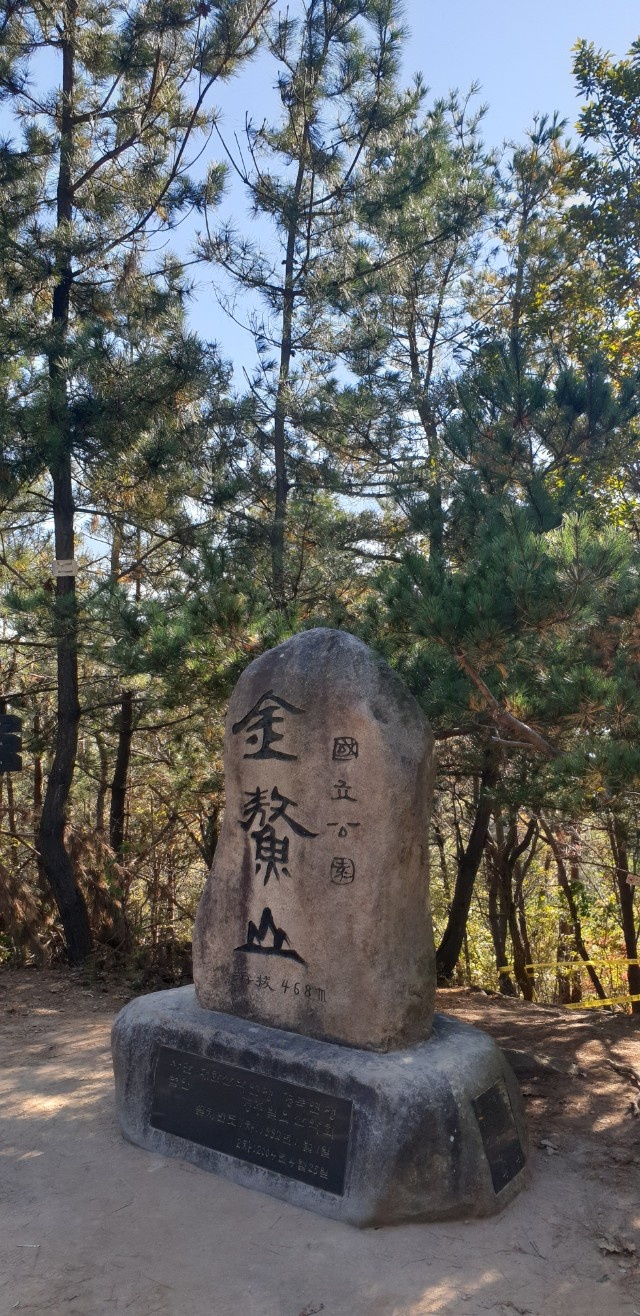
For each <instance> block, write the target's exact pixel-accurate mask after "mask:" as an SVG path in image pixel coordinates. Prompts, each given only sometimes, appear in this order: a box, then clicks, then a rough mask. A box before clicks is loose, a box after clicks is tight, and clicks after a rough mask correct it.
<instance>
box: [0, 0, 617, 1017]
mask: <svg viewBox="0 0 640 1316" xmlns="http://www.w3.org/2000/svg"><path fill="white" fill-rule="evenodd" d="M407 42H408V37H407V34H406V33H405V31H404V29H403V14H402V7H401V6H400V5H398V4H397V3H396V0H295V2H294V3H291V4H290V5H289V6H288V7H287V8H285V7H284V6H282V5H281V4H278V3H277V2H276V0H223V3H209V0H204V2H203V0H199V2H198V3H197V4H194V3H193V0H170V2H169V0H151V2H144V3H143V2H142V0H130V2H129V3H126V4H124V3H123V4H115V5H114V4H111V5H107V4H105V3H103V2H102V0H65V3H63V4H61V3H56V0H53V2H52V3H49V0H46V2H44V0H38V2H37V3H26V0H5V3H4V5H3V7H2V13H1V14H0V95H1V97H2V109H3V124H5V125H6V127H5V138H4V140H3V141H2V142H1V143H0V297H1V298H2V321H1V324H0V436H1V438H0V445H1V446H0V572H1V573H2V593H1V602H0V626H1V627H2V639H1V646H2V647H1V651H0V696H2V703H1V705H0V714H5V715H6V714H9V715H18V716H19V717H20V718H21V719H22V724H23V725H22V739H23V750H22V753H23V770H22V772H15V773H12V772H6V773H4V774H1V775H0V791H1V794H0V956H2V957H3V958H4V959H5V960H7V961H9V962H23V963H24V962H33V963H42V962H44V961H46V960H48V959H49V960H51V959H54V960H55V959H60V958H63V957H64V958H67V959H68V960H69V961H70V962H71V963H74V964H82V963H87V962H88V963H90V964H91V965H92V966H93V968H94V971H96V972H98V971H100V969H101V968H103V967H104V966H108V965H114V966H117V967H118V968H119V971H125V970H126V971H127V972H129V973H130V974H131V975H133V978H134V979H135V981H137V982H139V983H140V984H141V985H142V984H149V983H150V982H151V981H153V980H154V978H155V979H156V980H158V981H161V982H162V981H174V980H176V981H179V980H180V979H181V978H183V977H187V976H188V975H189V972H190V962H189V952H190V946H189V938H190V932H191V924H192V920H193V915H194V911H195V906H196V903H197V900H198V897H199V893H200V891H201V889H202V884H203V880H204V875H205V873H206V870H207V868H208V866H209V865H210V863H211V860H212V857H213V853H214V850H215V844H216V838H217V835H218V830H219V825H220V819H221V814H222V810H223V808H224V797H223V780H222V760H221V748H222V729H223V719H224V711H225V706H226V701H227V699H228V695H229V692H230V690H231V688H232V686H233V684H234V682H235V680H236V679H237V677H238V675H239V673H240V671H241V670H242V669H243V667H244V666H245V665H246V664H247V663H248V662H250V661H251V659H252V658H253V657H255V656H256V655H257V654H258V653H260V652H262V651H263V650H264V649H265V648H268V647H270V646H271V645H272V644H274V643H277V642H278V641H280V640H282V639H283V638H286V637H287V636H288V635H291V634H293V633H295V632H296V631H298V630H300V629H302V628H305V627H309V626H316V625H329V626H340V627H344V628H346V629H348V630H350V631H351V632H353V633H354V634H358V635H360V636H361V637H362V638H363V639H365V640H366V641H367V643H369V644H371V645H373V647H374V648H376V649H377V650H378V651H379V652H380V653H382V654H383V655H384V656H385V657H386V658H387V659H388V661H389V662H391V663H392V664H393V665H394V666H395V667H396V668H397V669H398V671H399V672H400V673H401V675H402V676H403V678H404V679H405V680H406V681H407V683H408V684H409V686H410V687H411V689H412V690H413V692H414V694H415V695H416V697H417V698H418V700H419V701H420V703H421V705H422V707H423V708H424V710H425V712H426V713H427V715H428V717H429V718H430V720H431V722H432V725H433V727H434V729H435V733H436V737H437V740H438V743H439V762H438V777H437V789H436V801H435V810H434V821H433V827H432V834H431V851H432V896H433V906H434V917H435V925H436V935H437V943H438V967H439V973H440V976H441V979H442V980H444V981H452V980H453V981H459V982H468V983H474V984H476V985H483V986H485V987H497V988H499V990H500V991H502V992H504V993H507V994H520V995H522V996H523V997H524V998H525V999H526V1000H532V999H538V1000H542V1001H556V1002H558V1001H559V1002H562V1003H565V1004H572V1005H574V1006H578V1005H581V1004H584V1003H585V999H589V998H593V999H595V1000H600V1001H602V1000H607V1001H608V1000H611V999H612V998H613V999H618V998H619V999H620V1000H621V1001H622V1002H623V1005H624V1008H629V1009H632V1010H633V1011H634V1012H638V1011H640V968H639V967H638V941H637V938H638V911H637V901H636V899H635V884H636V881H637V880H639V879H638V878H637V869H638V863H639V860H640V811H639V807H638V802H639V799H640V795H639V783H640V681H639V672H638V656H639V653H640V575H639V566H640V538H639V537H640V507H639V503H638V499H639V496H640V450H639V447H638V427H639V423H640V422H639V408H640V282H639V281H640V207H639V201H640V172H639V171H640V153H639V150H640V148H639V146H638V143H639V141H640V39H638V40H637V41H635V42H634V43H633V44H632V46H631V49H630V50H629V53H628V55H627V56H626V57H624V58H614V57H612V56H609V55H607V54H606V53H603V52H602V51H600V50H599V49H598V48H597V47H596V46H595V45H594V44H593V43H590V42H588V41H580V40H578V42H577V44H576V46H575V47H574V50H573V57H572V58H573V76H574V80H575V86H576V90H577V93H578V95H579V97H580V101H581V105H582V108H581V110H580V115H579V119H578V122H577V125H576V127H575V130H573V129H572V130H571V131H570V128H571V126H570V125H566V124H565V123H564V122H563V121H561V120H560V119H559V118H558V117H557V116H556V115H554V114H553V113H549V114H547V115H540V116H539V117H538V118H537V119H536V120H535V121H534V123H533V125H532V126H531V128H530V130H529V132H528V133H522V132H521V131H520V125H514V135H515V136H516V137H517V140H516V142H515V143H512V144H511V145H507V146H503V147H497V148H494V146H492V145H491V144H487V142H486V141H485V131H484V116H483V111H482V106H481V104H480V100H479V97H478V95H477V94H476V93H475V92H474V89H471V91H470V92H469V93H467V92H464V93H463V94H460V93H453V94H451V95H448V96H444V97H441V98H436V99H434V98H432V97H431V96H430V94H429V93H428V92H427V90H426V88H425V86H424V84H423V80H422V77H421V76H418V77H417V78H416V79H414V80H413V81H408V80H407V78H406V77H405V75H404V73H403V69H404V68H405V67H406V58H407ZM413 54H415V52H414V51H412V55H413ZM255 69H259V83H258V85H262V84H263V83H264V84H265V85H267V86H268V88H269V89H270V96H269V98H268V100H267V101H266V103H265V105H264V106H263V105H262V103H260V105H257V104H256V100H255V97H254V85H253V79H254V70H255ZM232 76H235V77H236V78H237V83H236V86H237V88H238V89H239V94H240V95H242V94H244V97H245V100H246V103H247V104H248V105H249V104H251V106H252V107H254V108H252V109H251V110H250V111H248V112H247V115H246V118H245V120H244V123H243V124H242V127H241V131H233V130H230V131H228V130H227V128H226V127H225V121H224V117H223V116H222V115H221V114H220V112H219V110H218V108H217V106H218V102H219V97H220V95H221V91H222V88H223V86H224V84H226V83H227V82H228V80H229V79H230V78H231V77H232ZM242 88H244V89H245V90H244V93H243V92H242ZM265 116H266V117H265ZM225 186H226V187H227V188H228V189H229V192H228V194H229V195H230V196H232V197H233V199H234V209H233V211H232V213H231V216H230V215H229V213H228V206H227V207H226V208H225V202H224V191H225ZM205 278H206V281H207V286H208V287H209V288H210V289H212V290H213V291H214V292H215V296H216V298H217V314H216V316H215V323H216V327H217V329H218V333H219V341H218V342H209V341H205V340H204V339H203V337H202V335H201V334H200V335H198V334H197V333H196V332H195V330H194V327H193V326H194V318H193V316H191V318H190V305H191V301H192V297H193V290H194V286H196V285H198V283H199V284H200V285H201V284H202V280H203V279H205ZM210 318H211V319H213V317H210ZM197 324H198V326H199V327H200V329H202V316H201V315H200V316H199V317H198V319H197ZM226 324H229V325H240V326H242V332H243V335H244V339H243V341H245V342H246V335H247V332H248V333H249V335H250V341H251V343H252V347H253V355H251V354H249V353H247V352H246V349H243V352H242V354H239V353H238V351H237V350H235V351H234V347H235V344H236V343H237V342H238V335H237V333H236V331H235V329H234V330H230V331H229V334H228V335H227V333H226V330H225V328H224V326H225V325H226ZM227 337H228V343H227ZM229 348H230V349H231V352H232V357H231V359H230V357H229ZM10 750H11V746H10V744H9V743H8V742H7V741H6V740H5V748H4V752H10ZM531 966H534V967H531Z"/></svg>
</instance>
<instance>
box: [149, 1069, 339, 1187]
mask: <svg viewBox="0 0 640 1316" xmlns="http://www.w3.org/2000/svg"><path fill="white" fill-rule="evenodd" d="M351 1111H352V1102H350V1101H345V1100H344V1098H342V1097H330V1096H327V1095H326V1093H324V1092H318V1090H317V1089H316V1088H304V1087H300V1086H299V1085H298V1084H297V1083H285V1082H284V1081H283V1080H282V1079H279V1078H267V1077H265V1075H264V1074H256V1073H254V1072H253V1070H251V1069H240V1068H238V1067H237V1066H236V1065H227V1064H224V1063H223V1062H222V1061H220V1060H208V1059H206V1058H205V1057H203V1056H198V1055H194V1054H193V1053H192V1052H190V1051H177V1050H174V1049H173V1048H172V1047H168V1046H161V1047H160V1048H159V1050H158V1058H157V1062H156V1071H155V1079H154V1089H153V1106H152V1111H151V1120H150V1123H151V1127H152V1128H154V1129H161V1130H162V1131H163V1132H164V1133H173V1134H175V1136H176V1137H178V1138H186V1139H188V1141H189V1142H197V1143H199V1144H200V1145H201V1146H202V1147H211V1148H212V1149H213V1150H214V1151H219V1152H224V1154H225V1155H226V1156H235V1157H237V1158H238V1159H239V1160H241V1161H250V1163H251V1164H252V1165H261V1166H263V1167H264V1168H265V1169H267V1170H275V1172H276V1174H284V1175H287V1177H288V1178H290V1179H299V1180H300V1182H301V1183H308V1184H313V1186H314V1188H323V1189H324V1191H325V1192H327V1193H335V1194H336V1196H338V1197H341V1196H342V1194H343V1192H344V1176H345V1170H346V1166H347V1153H348V1150H349V1129H350V1125H351Z"/></svg>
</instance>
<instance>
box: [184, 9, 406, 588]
mask: <svg viewBox="0 0 640 1316" xmlns="http://www.w3.org/2000/svg"><path fill="white" fill-rule="evenodd" d="M266 32H267V38H266V39H267V49H268V51H269V54H270V56H271V59H272V60H273V68H274V76H275V78H276V79H277V87H278V91H279V95H280V100H281V104H282V114H281V118H280V120H279V122H277V123H275V124H268V123H266V122H263V123H258V122H256V121H254V120H252V119H248V121H247V125H246V151H245V152H244V153H240V151H237V152H236V151H235V150H232V149H231V147H230V146H228V151H227V154H228V155H229V156H230V157H231V158H232V160H233V167H234V168H235V171H236V173H237V174H238V176H239V178H240V180H241V182H242V185H243V186H244V188H245V191H246V194H247V196H248V198H249V200H250V202H251V206H252V209H253V212H254V214H255V215H256V216H258V217H260V218H261V219H263V220H266V221H267V222H268V223H269V224H270V226H271V230H272V235H273V241H272V242H271V243H270V242H269V240H268V239H267V240H266V241H265V242H264V243H262V242H260V241H258V240H255V241H254V240H253V239H252V238H248V237H245V236H244V235H242V234H239V233H238V232H237V231H236V230H235V229H234V228H232V227H231V226H227V227H223V228H218V229H215V227H214V226H213V225H210V226H209V236H208V239H207V241H206V242H205V243H204V244H203V248H204V250H205V252H206V254H207V255H208V256H209V258H210V259H211V260H212V261H213V262H214V263H215V264H216V265H217V266H218V267H221V268H222V269H223V270H224V271H225V272H226V275H227V276H228V278H229V279H230V281H231V287H232V294H231V295H232V297H233V298H234V299H235V298H236V296H237V294H238V292H239V291H242V292H245V293H248V294H250V296H253V298H254V303H255V301H256V300H257V301H258V302H260V303H261V304H262V307H263V308H265V309H264V311H263V313H259V312H256V313H255V314H254V315H253V318H252V319H251V321H250V323H251V328H252V332H253V334H254V339H255V343H256V350H257V353H258V357H259V362H258V366H257V368H256V371H255V373H254V375H253V376H252V378H251V381H250V395H249V398H248V399H247V411H248V425H249V429H250V432H251V438H252V446H253V454H254V455H253V460H252V462H251V469H252V474H253V479H254V488H255V490H256V493H255V500H254V505H253V509H252V513H251V515H252V530H253V534H254V537H255V540H256V544H255V548H256V549H257V551H258V553H259V546H260V542H261V540H264V538H265V537H268V544H269V551H270V564H269V572H268V579H267V581H266V584H267V588H268V590H269V593H270V596H271V600H272V602H273V604H275V607H276V609H278V610H279V611H280V612H281V613H282V614H284V613H285V612H286V611H287V609H288V608H290V607H291V605H292V603H295V601H296V599H299V598H300V597H301V596H302V595H303V593H304V585H305V584H306V577H305V567H306V560H307V556H308V554H307V550H306V547H305V545H306V543H308V542H309V541H310V540H314V539H315V538H317V537H318V536H319V537H320V538H322V536H323V534H326V532H327V529H328V527H327V524H326V513H327V512H328V510H329V509H328V507H327V504H326V501H325V500H324V495H325V494H326V492H327V491H329V492H330V491H332V490H336V489H338V488H339V473H338V471H337V468H336V463H335V462H334V461H332V458H331V450H330V442H329V435H330V429H331V420H332V407H333V402H334V399H335V395H336V390H337V383H336V379H335V375H334V371H335V364H336V355H337V345H336V342H335V337H334V333H333V312H332V306H331V302H332V299H333V301H335V295H336V289H337V285H338V282H339V271H340V269H341V263H340V253H341V250H342V248H343V246H344V243H345V240H346V234H347V231H348V228H349V225H350V224H351V223H352V222H353V214H354V205H355V199H356V197H357V195H358V194H359V193H360V192H361V191H362V190H363V189H365V188H366V187H367V185H368V180H367V175H366V172H365V170H364V169H363V161H364V159H365V148H368V147H369V146H370V145H371V144H372V143H373V142H375V141H377V140H379V139H380V137H381V136H382V135H383V134H384V133H385V132H386V131H387V129H388V127H389V124H390V122H393V120H394V118H395V117H396V116H397V114H398V106H397V100H396V97H395V95H394V79H395V76H396V71H397V65H398V59H399V51H400V40H401V36H402V32H401V29H400V27H399V24H398V5H397V3H396V0H302V3H301V4H300V7H299V12H294V13H291V14H290V13H289V11H288V10H287V12H286V13H284V14H283V13H280V14H278V16H277V17H275V18H274V19H272V20H270V21H269V22H268V23H267V24H266ZM250 304H251V303H250ZM337 539H338V540H339V539H340V535H339V534H338V536H337ZM258 560H259V558H258ZM311 593H313V591H311Z"/></svg>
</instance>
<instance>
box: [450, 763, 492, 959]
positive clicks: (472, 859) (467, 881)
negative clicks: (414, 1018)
mask: <svg viewBox="0 0 640 1316" xmlns="http://www.w3.org/2000/svg"><path fill="white" fill-rule="evenodd" d="M497 780H498V766H497V763H496V762H495V760H494V758H493V756H491V757H490V756H489V754H487V756H486V762H485V766H484V768H483V770H482V776H481V778H480V793H479V798H478V803H477V806H476V816H475V818H474V821H473V827H472V828H471V832H470V835H469V840H468V841H467V845H466V848H465V849H464V850H463V851H462V854H461V855H460V858H459V860H458V872H457V875H456V884H455V889H454V892H453V900H452V901H451V909H450V911H449V918H448V921H447V926H446V928H445V932H444V936H443V938H442V941H441V942H440V945H439V947H438V949H437V951H436V968H437V974H438V978H440V979H443V980H444V981H445V982H446V981H447V979H449V978H451V977H452V976H453V972H454V970H455V967H456V964H457V962H458V958H459V955H460V951H461V950H462V943H463V940H464V934H465V929H466V926H467V919H468V917H469V910H470V908H471V897H472V895H473V888H474V884H475V880H476V875H477V872H478V869H479V867H480V861H481V859H482V853H483V850H484V843H485V839H486V835H487V829H488V826H489V820H490V818H491V814H492V811H493V795H492V791H493V789H494V787H495V785H496V782H497Z"/></svg>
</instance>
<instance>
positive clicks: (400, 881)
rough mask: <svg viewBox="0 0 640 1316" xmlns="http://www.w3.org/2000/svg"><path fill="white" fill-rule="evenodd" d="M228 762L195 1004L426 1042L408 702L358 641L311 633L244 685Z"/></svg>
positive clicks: (422, 787)
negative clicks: (197, 1002) (223, 805)
mask: <svg viewBox="0 0 640 1316" xmlns="http://www.w3.org/2000/svg"><path fill="white" fill-rule="evenodd" d="M224 768H225V800H226V803H225V816H224V823H223V827H222V832H221V835H220V839H219V842H218V846H217V849H216V855H215V860H214V864H213V868H212V870H211V873H210V875H209V878H208V881H207V884H206V887H205V891H204V894H203V896H202V899H201V901H200V906H199V909H198V913H197V918H196V926H195V935H194V942H193V963H194V979H195V985H196V993H197V996H198V1000H199V1001H200V1003H201V1005H203V1006H206V1007H207V1008H208V1009H212V1010H224V1011H226V1012H229V1013H231V1014H239V1015H242V1016H243V1017H244V1018H247V1019H256V1020H259V1021H261V1022H262V1023H265V1024H271V1025H273V1026H276V1027H280V1028H287V1029H291V1030H293V1031H295V1032H300V1033H305V1034H306V1035H307V1036H311V1037H319V1038H327V1039H331V1040H335V1041H338V1042H343V1043H346V1044H347V1045H350V1046H358V1047H371V1048H373V1049H379V1050H389V1049H391V1048H394V1047H400V1046H404V1045H408V1044H411V1043H413V1042H418V1041H422V1040H423V1039H424V1038H425V1037H427V1036H428V1033H429V1030H430V1027H431V1020H432V1016H433V1001H434V993H435V956H434V949H433V935H432V929H431V916H430V911H429V893H428V856H427V844H428V832H429V805H430V799H431V793H432V782H433V736H432V734H431V731H430V729H429V726H428V723H427V721H426V719H425V717H424V715H423V714H422V712H421V710H420V708H419V706H418V704H417V703H416V701H415V699H414V698H413V697H412V695H410V694H409V692H408V691H407V689H406V687H405V686H404V685H403V684H402V682H401V681H400V680H399V679H398V677H397V676H396V675H395V673H394V672H392V671H391V669H390V668H389V667H388V666H387V664H386V663H384V662H382V661H381V660H380V659H379V658H378V657H377V656H376V655H375V654H374V653H373V652H372V651H371V650H370V649H369V648H367V646H366V645H365V644H362V642H361V641H360V640H357V639H355V638H354V637H353V636H351V635H348V634H345V633H344V632H341V631H334V630H320V629H318V630H312V631H307V632H305V633H303V634H301V635H297V636H295V638H294V639H292V640H288V641H287V642H286V643H285V644H282V645H280V646H279V647H278V648H277V649H272V650H270V651H269V652H268V653H265V654H263V655H262V656H261V657H260V658H258V659H256V661H255V662H253V663H251V665H250V666H249V667H248V668H247V670H246V671H245V672H244V673H243V675H242V676H241V677H240V680H239V681H238V684H237V686H236V688H235V691H234V693H233V696H232V699H231V702H230V704H229V711H228V714H227V720H226V733H225V748H224Z"/></svg>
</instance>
